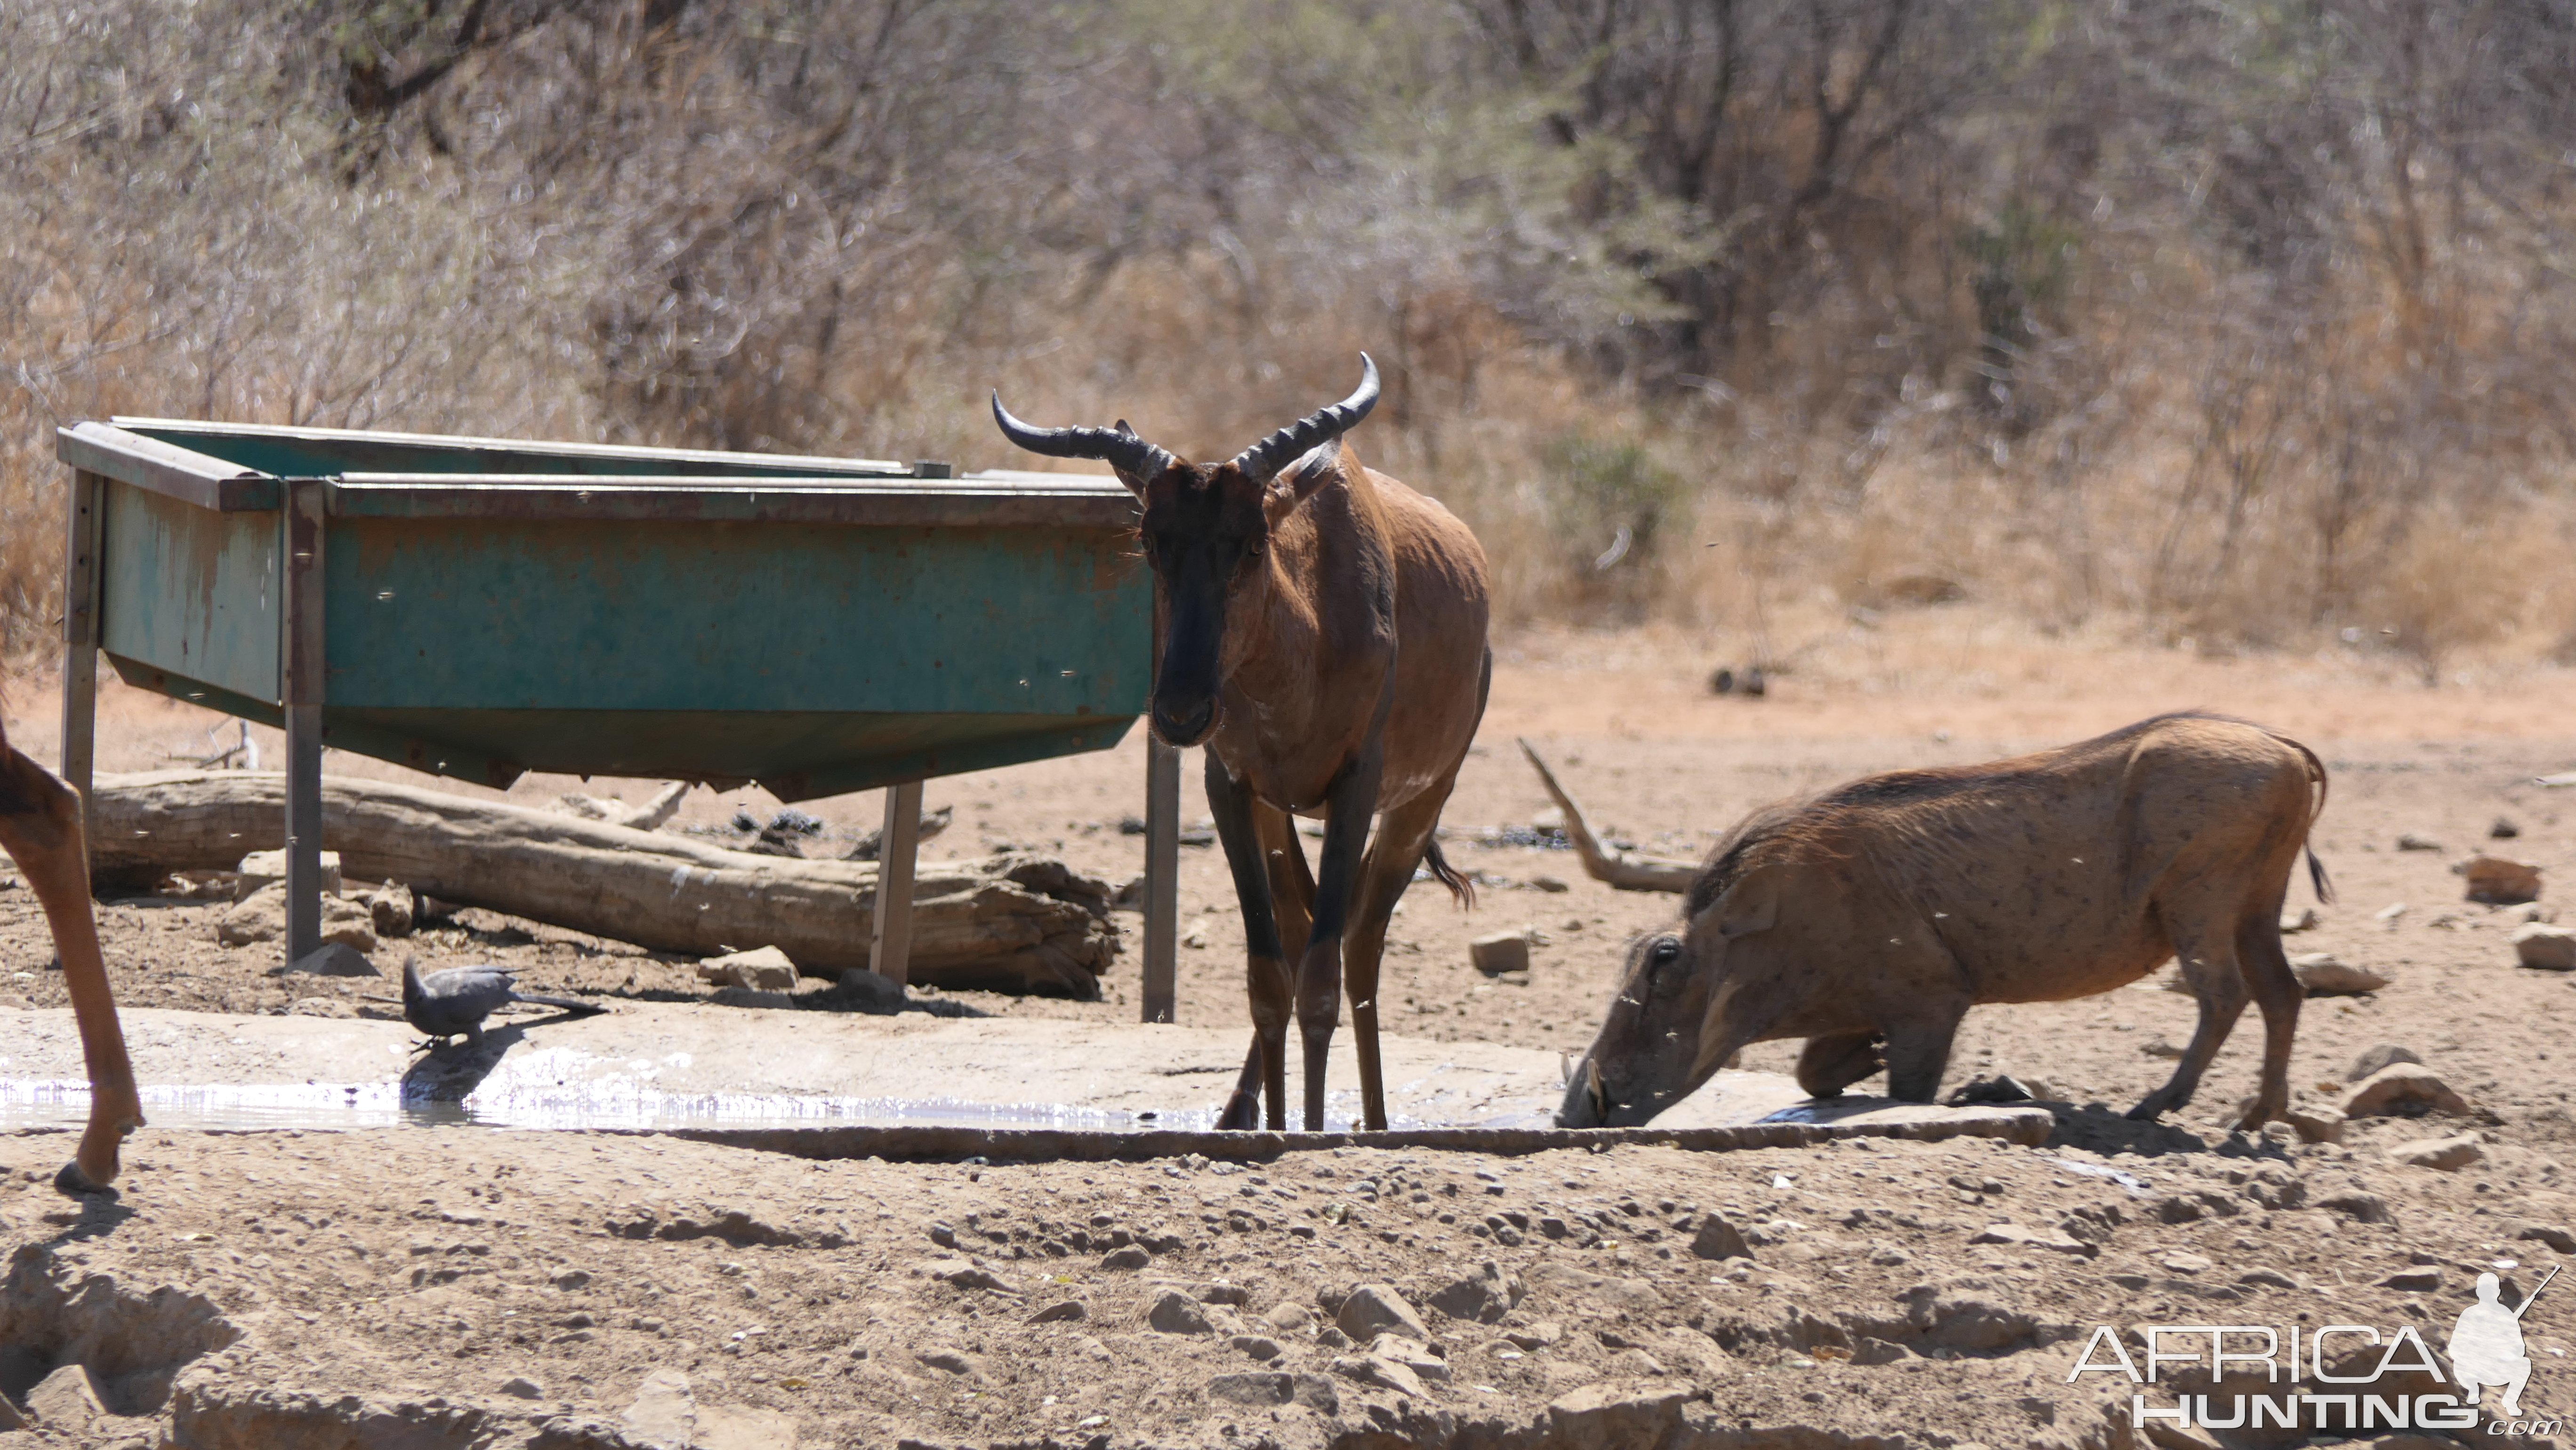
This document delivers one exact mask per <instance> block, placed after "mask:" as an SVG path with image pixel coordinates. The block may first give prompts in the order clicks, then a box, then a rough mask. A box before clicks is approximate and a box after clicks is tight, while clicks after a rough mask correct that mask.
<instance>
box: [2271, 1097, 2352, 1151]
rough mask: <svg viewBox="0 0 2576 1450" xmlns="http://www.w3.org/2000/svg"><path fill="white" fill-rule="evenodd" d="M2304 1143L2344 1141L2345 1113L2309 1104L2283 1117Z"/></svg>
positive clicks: (2316, 1104) (2294, 1109)
mask: <svg viewBox="0 0 2576 1450" xmlns="http://www.w3.org/2000/svg"><path fill="white" fill-rule="evenodd" d="M2281 1116H2282V1117H2283V1118H2284V1119H2285V1120H2287V1121H2288V1123H2289V1125H2290V1129H2291V1131H2293V1132H2295V1133H2297V1134H2298V1135H2299V1141H2300V1142H2302V1143H2340V1142H2342V1141H2343V1122H2344V1118H2343V1112H2342V1110H2341V1109H2338V1108H2330V1107H2326V1106H2324V1105H2323V1104H2318V1103H2307V1104H2302V1105H2300V1106H2298V1107H2295V1108H2292V1109H2290V1110H2289V1111H2288V1112H2286V1113H2284V1114H2282V1115H2281Z"/></svg>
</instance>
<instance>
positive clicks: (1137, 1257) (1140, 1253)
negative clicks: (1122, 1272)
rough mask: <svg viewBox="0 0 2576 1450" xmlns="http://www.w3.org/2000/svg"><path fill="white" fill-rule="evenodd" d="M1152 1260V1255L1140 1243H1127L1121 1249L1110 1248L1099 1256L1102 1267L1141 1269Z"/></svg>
mask: <svg viewBox="0 0 2576 1450" xmlns="http://www.w3.org/2000/svg"><path fill="white" fill-rule="evenodd" d="M1152 1262H1154V1256H1153V1255H1152V1254H1150V1253H1147V1252H1146V1251H1145V1246H1144V1245H1142V1244H1129V1245H1127V1246H1126V1247H1125V1248H1123V1249H1111V1250H1110V1251H1109V1252H1108V1253H1105V1254H1103V1255H1101V1256H1100V1267H1102V1268H1104V1269H1141V1268H1144V1267H1145V1266H1146V1265H1148V1264H1151V1263H1152Z"/></svg>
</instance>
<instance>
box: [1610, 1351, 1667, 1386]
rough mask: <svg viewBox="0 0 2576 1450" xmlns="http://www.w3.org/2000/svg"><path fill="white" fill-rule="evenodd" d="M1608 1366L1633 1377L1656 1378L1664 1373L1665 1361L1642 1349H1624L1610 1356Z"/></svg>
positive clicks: (1615, 1371)
mask: <svg viewBox="0 0 2576 1450" xmlns="http://www.w3.org/2000/svg"><path fill="white" fill-rule="evenodd" d="M1606 1368H1608V1369H1609V1370H1610V1372H1611V1373H1613V1374H1618V1375H1625V1376H1627V1377H1629V1378H1631V1379H1655V1378H1659V1377H1661V1376H1662V1375H1663V1373H1664V1362H1663V1361H1662V1360H1660V1359H1657V1358H1655V1357H1654V1356H1653V1355H1651V1354H1648V1353H1646V1352H1645V1351H1644V1350H1642V1349H1623V1350H1620V1351H1619V1352H1618V1353H1616V1354H1613V1355H1611V1356H1610V1359H1609V1363H1608V1364H1607V1366H1606Z"/></svg>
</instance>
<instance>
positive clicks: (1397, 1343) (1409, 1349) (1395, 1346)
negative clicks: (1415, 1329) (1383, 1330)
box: [1368, 1334, 1449, 1384]
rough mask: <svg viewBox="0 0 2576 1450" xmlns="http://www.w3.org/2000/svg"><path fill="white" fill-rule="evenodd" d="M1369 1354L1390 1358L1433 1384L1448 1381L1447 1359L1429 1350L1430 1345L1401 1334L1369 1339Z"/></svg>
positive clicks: (1375, 1356)
mask: <svg viewBox="0 0 2576 1450" xmlns="http://www.w3.org/2000/svg"><path fill="white" fill-rule="evenodd" d="M1368 1352H1369V1356H1370V1357H1371V1358H1373V1359H1384V1360H1392V1361H1394V1362H1395V1363H1397V1364H1400V1365H1403V1366H1404V1367H1405V1368H1406V1369H1409V1370H1411V1371H1413V1373H1414V1374H1415V1375H1416V1376H1418V1377H1420V1378H1422V1379H1426V1380H1430V1381H1431V1382H1433V1383H1434V1384H1447V1383H1448V1382H1449V1361H1447V1360H1445V1359H1442V1358H1441V1357H1440V1356H1438V1355H1436V1354H1433V1353H1432V1352H1431V1347H1430V1346H1429V1345H1426V1344H1424V1343H1422V1342H1421V1341H1419V1340H1413V1339H1407V1338H1405V1337H1404V1336H1403V1335H1401V1334H1381V1335H1379V1336H1378V1337H1377V1338H1375V1339H1373V1340H1371V1341H1369V1347H1368Z"/></svg>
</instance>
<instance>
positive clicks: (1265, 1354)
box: [1226, 1334, 1283, 1364]
mask: <svg viewBox="0 0 2576 1450" xmlns="http://www.w3.org/2000/svg"><path fill="white" fill-rule="evenodd" d="M1226 1344H1227V1345H1228V1346H1229V1347H1230V1348H1233V1349H1235V1350H1237V1351H1240V1352H1241V1353H1244V1354H1248V1355H1250V1356H1252V1357H1253V1358H1254V1359H1257V1360H1260V1361H1261V1362H1262V1363H1264V1364H1268V1363H1269V1362H1270V1361H1272V1360H1274V1359H1277V1358H1278V1357H1279V1356H1280V1354H1281V1353H1282V1352H1283V1351H1282V1350H1281V1349H1280V1347H1279V1341H1278V1340H1275V1339H1272V1338H1271V1337H1270V1336H1268V1335H1266V1334H1237V1335H1235V1336H1233V1337H1231V1338H1229V1339H1228V1340H1226Z"/></svg>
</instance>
